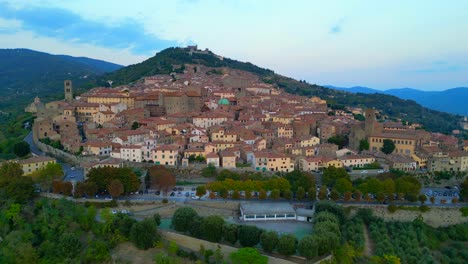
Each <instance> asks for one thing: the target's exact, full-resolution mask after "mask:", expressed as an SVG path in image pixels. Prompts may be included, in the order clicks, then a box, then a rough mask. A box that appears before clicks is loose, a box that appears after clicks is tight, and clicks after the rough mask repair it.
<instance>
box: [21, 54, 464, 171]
mask: <svg viewBox="0 0 468 264" xmlns="http://www.w3.org/2000/svg"><path fill="white" fill-rule="evenodd" d="M186 52H188V53H191V54H192V53H197V52H198V53H203V52H207V51H200V50H198V49H197V48H196V46H195V47H188V48H187V49H186ZM217 59H218V60H223V58H222V57H219V56H218V57H217ZM175 68H177V69H178V70H177V72H173V73H171V74H164V75H154V76H147V77H145V78H143V79H140V80H138V81H136V82H133V83H132V84H129V85H122V86H117V87H96V88H93V89H91V90H89V91H87V92H85V93H83V94H80V95H76V94H74V91H73V84H72V82H71V81H69V80H66V81H64V94H65V96H64V100H60V101H53V102H48V103H45V104H44V103H43V102H42V101H41V99H40V98H38V97H36V99H35V100H34V102H33V103H32V104H31V105H29V106H28V107H27V108H26V111H27V112H31V113H33V114H34V115H36V116H37V118H36V119H35V122H34V124H33V135H34V140H35V141H36V142H38V141H39V142H43V143H46V144H49V145H54V144H55V146H56V147H57V146H58V147H59V148H63V150H65V151H66V152H68V153H71V154H74V155H79V156H82V157H90V158H91V159H88V160H92V161H93V162H87V163H86V164H82V165H83V166H85V167H86V166H87V167H93V166H102V165H103V164H108V165H110V164H121V162H137V163H140V162H143V163H154V164H160V165H167V166H178V167H179V166H181V167H184V166H185V167H186V166H190V164H192V163H197V164H206V165H209V164H211V165H213V166H214V167H221V168H226V169H233V168H236V167H244V168H245V167H247V168H251V169H252V170H255V171H262V172H264V171H268V172H291V171H293V170H295V169H298V170H302V171H308V172H310V171H318V170H320V169H322V168H327V167H329V166H335V167H348V168H353V167H354V168H367V167H369V168H374V167H372V166H371V165H372V164H376V162H377V163H379V167H378V168H381V169H382V170H389V169H398V170H402V171H417V170H421V169H422V170H428V171H454V172H458V171H461V172H463V171H467V170H468V143H467V141H464V142H463V143H462V144H460V142H459V141H458V139H457V138H456V137H453V136H447V135H443V134H440V133H430V132H427V131H425V130H424V129H422V128H421V126H420V125H418V124H408V123H406V122H402V121H401V120H392V119H391V118H389V117H388V116H384V115H382V114H380V111H379V109H360V108H352V107H346V108H345V109H342V110H336V109H335V110H333V109H330V108H329V107H328V106H327V102H326V101H325V100H322V99H321V98H319V97H311V98H308V97H305V96H298V95H292V94H289V93H287V92H285V91H284V90H282V89H279V88H278V87H275V86H273V85H271V84H268V83H265V82H263V81H262V80H260V79H259V77H258V76H256V75H254V74H252V73H248V72H245V71H241V70H235V69H231V68H225V67H224V68H211V67H206V66H202V65H195V64H187V65H178V66H176V67H175ZM109 84H110V85H112V81H109ZM386 140H391V141H392V142H393V145H394V150H392V151H390V152H391V153H390V154H384V153H383V152H382V151H381V150H382V147H383V146H384V142H385V141H386Z"/></svg>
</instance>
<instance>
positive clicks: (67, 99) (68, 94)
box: [64, 80, 73, 103]
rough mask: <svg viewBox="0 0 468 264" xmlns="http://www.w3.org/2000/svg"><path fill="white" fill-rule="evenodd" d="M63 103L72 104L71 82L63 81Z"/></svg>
mask: <svg viewBox="0 0 468 264" xmlns="http://www.w3.org/2000/svg"><path fill="white" fill-rule="evenodd" d="M64 92H65V102H67V103H71V102H73V86H72V81H71V80H65V82H64Z"/></svg>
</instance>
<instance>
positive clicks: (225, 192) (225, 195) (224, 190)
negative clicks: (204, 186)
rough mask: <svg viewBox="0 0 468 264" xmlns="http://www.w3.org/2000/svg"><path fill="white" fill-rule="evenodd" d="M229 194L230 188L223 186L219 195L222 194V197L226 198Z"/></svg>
mask: <svg viewBox="0 0 468 264" xmlns="http://www.w3.org/2000/svg"><path fill="white" fill-rule="evenodd" d="M228 194H229V192H228V190H227V189H226V188H225V187H223V188H221V189H220V190H219V196H220V197H221V198H223V199H226V198H227V197H228Z"/></svg>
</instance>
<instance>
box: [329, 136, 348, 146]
mask: <svg viewBox="0 0 468 264" xmlns="http://www.w3.org/2000/svg"><path fill="white" fill-rule="evenodd" d="M328 143H331V144H335V145H338V147H339V148H340V149H342V148H343V147H344V146H346V145H348V136H343V135H336V136H332V137H331V138H329V139H328Z"/></svg>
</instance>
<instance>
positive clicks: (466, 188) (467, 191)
mask: <svg viewBox="0 0 468 264" xmlns="http://www.w3.org/2000/svg"><path fill="white" fill-rule="evenodd" d="M460 187H461V188H460V196H461V198H462V199H463V200H464V201H468V177H466V178H465V180H464V181H463V183H462V184H461V186H460Z"/></svg>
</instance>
